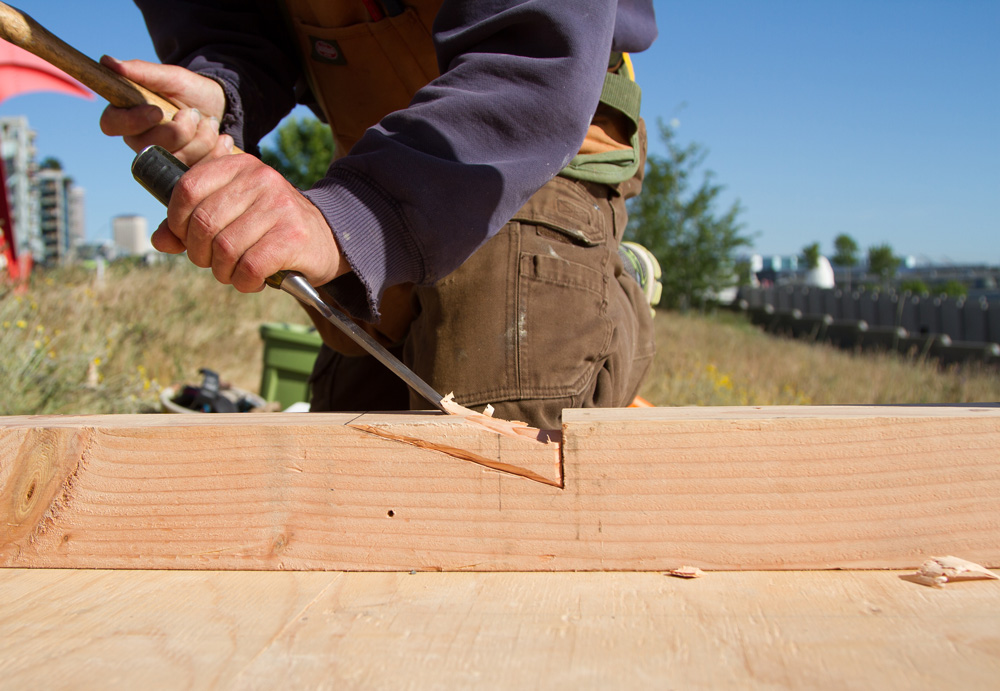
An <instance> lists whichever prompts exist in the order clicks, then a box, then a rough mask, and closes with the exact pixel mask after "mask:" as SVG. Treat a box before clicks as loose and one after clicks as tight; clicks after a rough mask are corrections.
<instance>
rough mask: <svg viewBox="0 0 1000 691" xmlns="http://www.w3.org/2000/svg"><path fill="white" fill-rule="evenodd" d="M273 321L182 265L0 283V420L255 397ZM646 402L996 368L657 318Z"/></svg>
mask: <svg viewBox="0 0 1000 691" xmlns="http://www.w3.org/2000/svg"><path fill="white" fill-rule="evenodd" d="M264 322H291V323H301V324H306V323H308V320H307V318H306V316H305V313H304V312H303V311H302V310H301V309H300V308H299V306H298V305H297V304H296V303H295V301H294V300H293V299H292V298H291V297H289V296H288V295H285V294H283V293H279V292H277V291H274V290H266V291H264V292H261V293H257V294H253V295H244V294H240V293H238V292H236V291H235V290H233V289H232V288H230V287H228V286H222V285H219V284H218V283H216V282H215V280H214V279H213V278H212V276H211V273H210V272H209V271H206V270H204V269H198V268H197V267H194V266H192V265H190V264H189V263H187V262H186V261H185V260H184V259H170V260H166V261H164V262H162V263H160V264H157V265H155V266H151V267H130V266H127V265H123V266H113V267H110V268H109V269H108V271H107V273H106V276H105V277H104V278H103V280H98V279H97V278H96V277H95V275H94V273H93V272H92V271H90V272H88V271H85V270H83V269H79V268H77V269H60V270H55V271H48V272H43V271H36V272H35V274H34V275H33V277H32V280H31V283H30V284H29V285H28V286H27V287H26V288H24V289H23V290H20V291H13V290H11V289H9V288H6V287H3V286H0V415H40V414H93V413H137V412H150V411H158V410H159V393H160V390H161V389H162V388H163V387H166V386H169V385H171V384H175V383H197V382H199V381H200V379H201V377H200V375H199V373H198V370H199V369H200V368H202V367H208V368H210V369H213V370H215V371H217V372H218V373H219V374H220V375H221V376H222V378H223V379H224V380H226V381H229V382H230V383H232V384H234V385H236V386H239V387H241V388H244V389H248V390H250V391H257V390H258V388H259V386H260V375H261V367H262V365H261V358H262V353H263V343H262V341H261V339H260V335H259V328H260V325H261V324H262V323H264ZM656 330H657V342H658V355H657V358H656V361H655V362H654V365H653V368H652V371H651V373H650V376H649V378H648V379H647V383H646V385H645V387H644V388H643V391H642V395H643V396H644V397H646V398H647V399H649V400H650V401H651V402H653V403H655V404H657V405H776V404H794V405H798V404H834V403H844V404H848V403H851V404H865V403H967V402H983V401H997V400H1000V370H998V369H997V368H984V367H951V368H948V369H942V368H939V367H938V366H937V365H936V364H935V363H934V362H933V361H920V360H913V359H908V358H905V357H901V356H898V355H894V354H867V353H866V354H856V353H850V352H844V351H840V350H836V349H834V348H831V347H827V346H823V345H818V344H808V343H804V342H798V341H791V340H786V339H780V338H775V337H773V336H770V335H767V334H764V333H763V332H761V331H760V330H758V329H756V328H755V327H752V326H751V325H749V324H748V323H747V322H746V321H745V320H743V319H742V318H741V317H739V316H738V315H733V314H729V313H719V314H717V315H713V316H707V317H706V316H699V315H693V314H691V315H681V314H677V313H673V312H660V313H658V314H657V317H656Z"/></svg>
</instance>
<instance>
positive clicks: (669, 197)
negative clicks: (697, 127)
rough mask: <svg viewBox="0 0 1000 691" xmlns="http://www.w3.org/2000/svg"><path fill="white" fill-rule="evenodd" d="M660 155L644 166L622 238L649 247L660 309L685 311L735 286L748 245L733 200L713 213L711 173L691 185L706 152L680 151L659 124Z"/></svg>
mask: <svg viewBox="0 0 1000 691" xmlns="http://www.w3.org/2000/svg"><path fill="white" fill-rule="evenodd" d="M658 125H659V130H660V138H661V139H662V141H663V144H664V145H665V147H666V150H667V153H666V155H664V156H660V155H655V154H651V155H649V157H648V159H647V161H646V176H645V179H644V181H643V191H642V194H640V195H639V196H638V197H636V198H634V199H632V200H631V201H630V202H629V223H628V227H627V228H626V231H625V235H626V237H627V238H629V239H631V240H634V241H635V242H638V243H640V244H642V245H644V246H645V247H646V248H648V249H649V250H650V251H651V252H652V253H653V254H654V255H655V256H656V258H657V259H658V260H659V262H660V265H661V266H662V268H663V279H662V282H663V301H662V303H661V304H663V305H664V306H665V307H687V306H688V305H690V304H692V303H702V302H704V301H705V300H707V299H710V298H711V297H712V295H713V294H715V293H717V292H718V291H720V290H722V289H723V288H727V287H729V286H731V285H733V283H734V282H735V274H736V261H735V257H734V253H735V251H736V250H737V249H738V248H740V247H744V246H748V245H750V244H751V241H750V238H749V237H747V236H745V235H743V234H742V231H743V224H741V223H739V222H738V220H737V219H738V217H739V215H740V214H741V213H742V211H743V209H742V207H741V206H740V203H739V201H736V202H734V203H733V204H732V206H730V207H729V208H728V209H727V210H725V211H724V212H722V213H717V212H716V211H715V206H716V204H717V203H718V198H719V195H720V193H721V192H722V190H723V188H722V187H721V186H719V185H717V184H715V183H714V182H713V174H712V172H711V171H707V172H705V173H704V174H703V175H702V177H701V181H700V183H698V182H697V181H696V180H695V177H696V175H697V172H698V169H699V168H700V167H701V165H702V163H703V162H704V160H705V156H706V152H705V150H704V149H703V148H702V147H701V146H699V145H698V144H688V145H686V146H682V145H680V144H679V143H677V141H676V139H675V137H674V130H673V129H672V128H671V127H670V126H668V125H665V124H664V123H663V122H662V121H660V122H659V123H658Z"/></svg>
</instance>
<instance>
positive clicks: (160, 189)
mask: <svg viewBox="0 0 1000 691" xmlns="http://www.w3.org/2000/svg"><path fill="white" fill-rule="evenodd" d="M187 169H188V168H187V166H186V165H184V164H183V163H182V162H181V161H179V160H178V159H177V158H176V157H174V156H173V155H172V154H171V153H170V152H169V151H167V150H166V149H164V148H163V147H160V146H150V147H147V148H145V149H143V150H142V152H141V153H139V155H138V156H136V157H135V160H134V161H133V162H132V175H133V177H135V179H136V180H137V181H138V182H139V184H141V185H142V186H143V187H145V188H146V189H147V190H148V191H149V193H150V194H152V195H153V196H154V197H156V198H157V199H158V200H159V201H160V202H161V203H162V204H163V205H164V206H166V205H167V204H169V203H170V195H171V193H172V192H173V189H174V185H176V184H177V181H178V180H180V178H181V176H182V175H183V174H184V173H185V171H187ZM265 283H267V285H269V286H271V287H272V288H280V289H281V290H284V291H285V292H286V293H288V294H290V295H292V296H293V297H295V298H296V299H297V300H298V301H299V302H301V303H302V304H304V305H307V306H309V307H312V308H313V309H315V310H316V311H317V312H319V313H320V314H321V315H323V317H324V318H325V319H326V320H327V321H329V322H330V323H331V324H333V325H334V326H336V327H337V328H338V329H340V330H341V331H343V332H344V333H345V334H346V335H347V336H348V337H349V338H350V339H351V340H352V341H354V342H355V343H357V344H358V345H359V346H361V347H362V348H364V349H365V351H366V352H367V353H368V354H369V355H371V356H372V357H374V358H375V359H376V360H378V361H379V362H381V363H382V364H383V365H385V366H386V367H388V368H389V369H390V370H391V371H392V372H393V373H394V374H395V375H396V376H397V377H399V378H400V379H402V380H403V381H404V382H406V385H407V386H409V387H410V388H411V389H413V390H414V391H416V392H417V393H418V394H420V395H421V396H422V397H423V398H425V399H426V400H427V401H428V402H429V403H430V404H431V405H433V406H434V407H435V408H437V409H438V410H441V411H443V412H446V413H449V412H452V411H450V410H448V409H446V408H445V406H444V405H443V404H442V400H443V398H444V397H443V396H442V395H441V394H439V393H438V392H437V391H435V390H434V389H433V388H432V387H431V386H430V384H428V383H427V382H425V381H424V380H423V379H421V378H420V377H418V376H417V375H416V373H415V372H414V371H413V370H411V369H410V368H409V367H407V366H406V365H404V364H403V363H402V362H401V361H400V360H399V358H397V357H396V356H394V355H393V354H392V353H390V352H389V351H388V350H386V349H385V348H383V347H382V345H381V344H380V343H379V342H378V341H376V340H375V339H373V338H372V337H371V336H369V335H368V333H367V332H365V331H364V330H362V329H361V328H360V327H359V326H358V325H357V324H355V323H354V321H353V320H352V319H351V318H350V317H348V316H347V315H345V314H344V313H343V312H341V311H339V310H337V309H334V308H333V307H332V306H330V304H329V303H327V301H326V300H324V299H323V297H322V296H320V294H319V292H318V291H317V290H316V289H315V288H313V287H312V286H311V285H310V284H309V282H308V281H307V280H306V279H305V276H303V275H302V274H300V273H299V272H298V271H279V272H277V273H275V274H273V275H271V276H268V277H267V279H266V280H265Z"/></svg>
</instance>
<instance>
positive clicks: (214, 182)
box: [152, 154, 349, 293]
mask: <svg viewBox="0 0 1000 691" xmlns="http://www.w3.org/2000/svg"><path fill="white" fill-rule="evenodd" d="M152 242H153V247H155V248H156V249H158V250H159V251H161V252H168V253H171V254H179V253H181V252H184V251H185V250H187V253H188V258H189V259H190V260H191V261H192V262H193V263H194V264H195V265H197V266H201V267H205V268H211V269H212V273H213V274H214V275H215V278H216V279H217V280H218V281H219V282H220V283H226V284H232V285H233V287H235V288H236V289H237V290H239V291H241V292H244V293H250V292H255V291H258V290H261V289H262V288H263V287H264V279H265V278H266V277H267V276H270V275H271V274H273V273H274V272H276V271H279V270H281V269H290V270H295V271H299V272H301V273H302V274H304V275H305V277H306V279H307V280H308V281H309V282H310V283H311V284H312V285H315V286H318V285H323V284H324V283H328V282H329V281H331V280H333V279H334V278H336V277H337V276H339V275H341V274H344V273H346V272H347V271H348V270H349V266H348V264H347V262H346V261H344V260H343V258H342V257H341V255H340V250H339V248H338V247H337V243H336V241H335V240H334V236H333V233H332V232H331V230H330V226H329V225H328V224H327V222H326V218H325V217H324V216H323V214H322V213H320V211H319V209H317V208H316V207H315V206H314V205H313V204H312V203H311V202H310V201H309V200H308V199H307V198H306V197H305V196H303V195H302V193H301V192H299V191H298V190H297V189H295V188H294V187H293V186H292V185H291V184H290V183H289V182H288V181H286V180H285V179H284V178H283V177H282V176H281V174H280V173H278V172H277V171H275V170H274V169H273V168H271V167H270V166H267V165H266V164H264V163H261V162H260V161H259V160H257V159H256V158H254V157H253V156H250V155H249V154H234V155H230V156H219V157H217V158H211V157H209V158H205V159H204V160H202V161H201V163H199V164H198V165H196V166H194V167H193V168H191V170H189V171H188V172H186V173H185V174H184V175H183V176H182V177H181V179H180V180H179V181H178V182H177V186H176V187H174V191H173V194H172V196H171V198H170V205H169V206H168V207H167V220H166V221H164V222H163V223H161V224H160V227H159V228H157V229H156V231H155V232H154V233H153V237H152Z"/></svg>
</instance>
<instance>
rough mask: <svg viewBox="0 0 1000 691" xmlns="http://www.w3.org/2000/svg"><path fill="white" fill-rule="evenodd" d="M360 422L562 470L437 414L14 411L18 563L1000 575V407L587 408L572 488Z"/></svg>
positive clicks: (571, 440)
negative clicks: (986, 569) (988, 571)
mask: <svg viewBox="0 0 1000 691" xmlns="http://www.w3.org/2000/svg"><path fill="white" fill-rule="evenodd" d="M351 425H360V426H381V427H383V429H385V430H388V431H389V432H400V431H403V432H405V434H404V436H413V435H417V436H424V437H426V438H427V439H430V440H431V441H432V442H433V443H432V444H431V447H434V446H435V445H439V446H449V445H450V446H454V447H461V446H462V445H463V444H472V445H477V446H476V448H477V449H478V451H477V453H479V454H481V455H490V454H492V455H493V457H494V458H495V459H496V460H497V461H498V464H499V465H502V466H504V465H509V466H511V467H515V466H516V467H522V468H528V467H529V466H530V467H537V468H539V469H541V470H540V471H539V472H545V468H546V467H549V469H550V470H551V466H553V465H554V464H555V461H554V460H553V459H552V458H551V457H549V458H540V457H539V454H537V453H536V451H537V449H535V448H534V447H532V448H528V449H524V448H512V447H509V446H508V445H507V441H508V440H498V439H497V438H496V437H482V436H477V434H478V433H470V432H469V431H468V430H467V429H466V426H462V425H461V422H460V421H458V422H452V423H449V421H448V417H446V416H440V415H433V414H428V415H367V416H345V415H323V414H310V415H308V416H302V415H295V414H286V415H282V414H274V415H248V414H242V415H240V414H235V415H228V416H227V415H202V416H198V415H184V416H179V415H174V416H171V415H150V416H106V417H101V416H96V417H76V418H73V417H68V418H60V417H51V418H47V417H32V418H4V419H0V521H2V522H3V524H4V525H5V526H6V529H5V530H4V532H3V534H2V540H0V564H2V565H5V566H28V567H50V568H157V569H163V568H178V569H274V570H279V569H330V570H365V571H368V570H407V571H408V570H411V569H415V570H481V571H539V570H599V571H614V570H666V569H670V568H674V567H677V566H680V565H682V564H690V565H693V566H699V567H702V568H711V569H817V568H818V569H826V568H914V567H916V566H917V565H919V564H920V563H921V562H922V561H923V560H924V559H925V558H927V557H929V556H936V555H943V554H954V555H957V556H960V557H963V558H966V559H969V560H972V561H976V562H979V563H981V564H984V565H986V566H998V565H1000V408H998V407H996V406H988V405H987V406H978V407H921V406H907V407H860V408H857V407H851V408H838V407H813V408H802V407H799V408H734V409H718V408H700V409H688V408H679V409H665V408H658V409H634V410H577V411H566V413H565V424H564V429H563V458H562V465H563V468H562V484H563V487H562V488H560V487H556V486H553V484H551V483H546V482H541V481H537V480H534V479H530V478H529V477H526V476H525V475H526V473H511V472H498V471H497V470H495V469H491V468H488V467H485V466H484V465H482V464H480V463H473V462H470V461H468V460H465V459H461V458H456V457H454V456H453V455H448V454H446V453H442V452H441V451H438V450H435V448H420V447H417V446H413V445H411V444H404V443H401V442H398V441H395V440H392V439H386V438H383V437H382V436H377V435H374V434H371V433H369V432H366V431H364V430H361V429H356V428H354V427H352V426H351ZM485 434H492V433H488V432H487V433H485ZM509 441H510V443H511V444H514V445H515V446H516V445H517V444H516V442H517V440H509ZM530 443H531V444H535V442H530ZM542 453H543V454H548V453H549V451H547V450H544V449H543V450H542Z"/></svg>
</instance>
